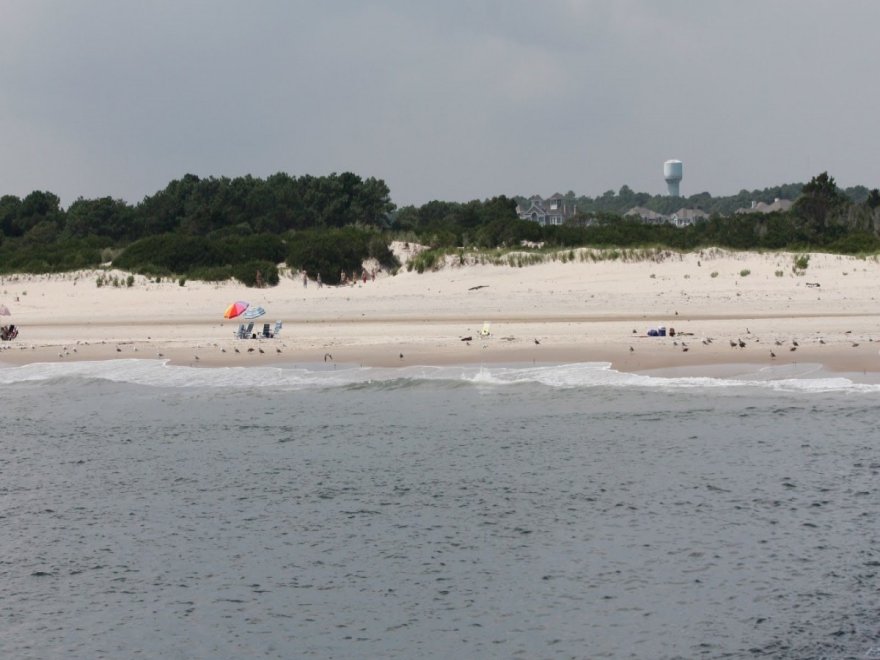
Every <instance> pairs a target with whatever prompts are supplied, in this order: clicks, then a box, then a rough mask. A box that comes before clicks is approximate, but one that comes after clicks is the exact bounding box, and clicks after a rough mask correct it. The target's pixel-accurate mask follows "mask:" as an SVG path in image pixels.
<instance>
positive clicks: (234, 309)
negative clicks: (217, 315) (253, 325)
mask: <svg viewBox="0 0 880 660" xmlns="http://www.w3.org/2000/svg"><path fill="white" fill-rule="evenodd" d="M248 307H250V303H246V302H245V301H244V300H239V301H237V302H234V303H232V304H231V305H230V306H229V307H227V308H226V311H225V312H224V313H223V318H224V319H234V318H235V317H236V316H239V315H240V314H244V311H245V310H246V309H247V308H248Z"/></svg>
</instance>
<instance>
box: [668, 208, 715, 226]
mask: <svg viewBox="0 0 880 660" xmlns="http://www.w3.org/2000/svg"><path fill="white" fill-rule="evenodd" d="M708 219H709V214H708V213H706V212H705V211H701V210H700V209H678V210H677V211H676V212H675V213H673V214H672V215H671V216H669V221H670V222H671V223H672V224H674V225H675V226H676V227H688V226H690V225H693V224H696V223H697V222H699V221H700V220H708Z"/></svg>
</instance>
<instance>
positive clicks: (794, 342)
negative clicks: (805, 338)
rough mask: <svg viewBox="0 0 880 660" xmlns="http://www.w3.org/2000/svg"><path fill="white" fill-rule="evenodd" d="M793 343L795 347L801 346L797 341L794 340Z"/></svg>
mask: <svg viewBox="0 0 880 660" xmlns="http://www.w3.org/2000/svg"><path fill="white" fill-rule="evenodd" d="M791 343H792V344H794V345H795V346H800V344H798V343H797V339H792V340H791Z"/></svg>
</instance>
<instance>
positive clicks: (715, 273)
mask: <svg viewBox="0 0 880 660" xmlns="http://www.w3.org/2000/svg"><path fill="white" fill-rule="evenodd" d="M709 277H711V278H712V279H713V280H714V279H715V278H716V277H718V271H717V270H713V271H712V273H711V274H710V275H709Z"/></svg>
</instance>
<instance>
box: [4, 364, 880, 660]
mask: <svg viewBox="0 0 880 660" xmlns="http://www.w3.org/2000/svg"><path fill="white" fill-rule="evenodd" d="M0 396H2V401H3V413H4V414H3V419H4V429H5V433H4V436H3V439H2V441H0V476H2V479H0V655H2V657H6V658H41V659H42V658H101V657H104V658H139V657H148V658H154V657H155V658H158V657H161V658H242V657H269V658H291V657H306V658H308V657H314V658H415V657H437V658H446V657H463V658H510V657H521V658H630V657H631V658H652V659H653V658H695V657H707V658H743V657H746V658H748V657H773V658H788V657H790V658H822V657H826V658H870V657H880V587H878V585H880V543H878V541H880V539H878V535H880V534H878V529H880V525H878V522H880V521H878V510H880V509H878V505H880V422H878V420H880V416H878V412H880V405H878V403H880V385H877V384H871V383H856V382H853V381H852V380H850V379H847V378H841V377H827V375H824V374H822V373H821V372H815V373H814V372H812V371H811V370H810V369H809V367H801V368H800V371H791V370H786V369H776V370H773V369H770V370H756V371H754V372H752V373H746V374H736V375H731V376H730V377H727V378H722V379H712V378H660V377H652V376H644V375H629V374H620V373H617V372H614V371H612V370H611V369H609V368H608V366H607V365H598V364H577V365H556V366H537V367H515V366H514V367H480V366H475V367H442V368H405V369H360V368H344V367H337V368H336V369H335V370H333V369H321V370H319V369H317V368H312V369H295V368H230V369H190V368H186V367H172V366H168V365H166V364H164V363H162V362H159V361H150V360H128V361H126V360H120V361H112V362H100V363H79V364H54V365H30V366H27V367H19V368H2V369H0Z"/></svg>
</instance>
